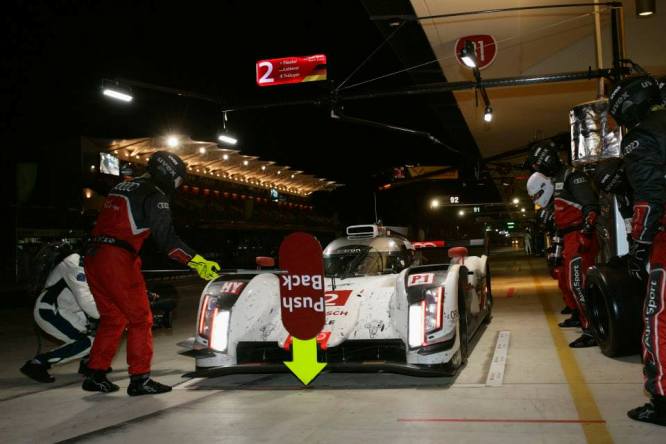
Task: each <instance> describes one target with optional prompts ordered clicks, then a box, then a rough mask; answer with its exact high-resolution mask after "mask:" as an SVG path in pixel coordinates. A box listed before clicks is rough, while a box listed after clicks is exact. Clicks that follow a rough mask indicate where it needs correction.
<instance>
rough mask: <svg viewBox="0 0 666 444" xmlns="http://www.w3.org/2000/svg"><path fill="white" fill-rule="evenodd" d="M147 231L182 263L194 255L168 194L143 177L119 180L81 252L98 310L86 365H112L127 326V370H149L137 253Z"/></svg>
mask: <svg viewBox="0 0 666 444" xmlns="http://www.w3.org/2000/svg"><path fill="white" fill-rule="evenodd" d="M148 236H152V237H153V239H154V240H155V241H156V242H157V245H158V246H159V247H160V248H161V249H163V250H165V251H166V252H167V254H168V255H169V257H170V258H172V259H174V260H176V261H178V262H180V263H182V264H187V263H188V262H189V261H190V259H191V258H192V257H193V256H194V254H195V253H194V251H192V249H191V248H189V247H188V246H187V245H185V243H183V242H182V241H181V240H180V238H179V237H178V236H177V235H176V233H175V231H174V227H173V223H172V219H171V210H170V208H169V196H167V195H166V194H165V193H164V192H162V191H161V190H160V189H159V188H158V187H157V186H155V184H154V183H153V182H151V181H150V180H149V179H147V178H137V179H134V180H131V181H128V182H121V183H119V184H118V185H116V186H115V187H114V188H113V189H112V190H111V192H110V193H109V195H108V197H107V198H106V201H105V202H104V208H103V209H102V211H101V212H100V214H99V216H98V218H97V223H96V225H95V228H94V229H93V231H92V233H91V237H92V239H91V243H92V248H91V249H90V251H89V252H88V254H86V256H85V272H86V276H87V278H88V284H89V285H90V290H91V291H92V294H93V297H94V298H95V302H96V304H97V308H98V310H99V313H100V322H99V326H98V328H97V334H96V336H95V341H94V343H93V347H92V350H91V353H90V362H89V364H88V366H89V367H90V368H91V369H94V370H105V369H107V368H109V367H110V366H111V361H112V360H113V357H114V356H115V354H116V351H117V349H118V345H119V343H120V339H121V336H122V334H123V331H124V330H125V328H127V363H128V364H129V373H130V375H140V374H145V373H149V372H150V362H151V360H152V356H153V339H152V332H151V326H152V322H153V318H152V314H151V311H150V305H149V302H148V298H147V297H146V285H145V282H144V280H143V275H142V274H141V259H140V258H139V255H138V253H139V251H140V250H141V246H142V245H143V242H144V241H145V240H146V239H147V238H148Z"/></svg>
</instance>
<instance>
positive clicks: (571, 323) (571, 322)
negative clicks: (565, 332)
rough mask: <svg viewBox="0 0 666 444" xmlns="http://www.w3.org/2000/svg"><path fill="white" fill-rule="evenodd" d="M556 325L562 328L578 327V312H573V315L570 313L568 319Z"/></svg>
mask: <svg viewBox="0 0 666 444" xmlns="http://www.w3.org/2000/svg"><path fill="white" fill-rule="evenodd" d="M557 325H558V326H560V327H562V328H573V327H580V319H578V311H577V310H575V311H574V312H573V313H571V317H570V318H568V319H565V320H564V321H562V322H560V323H559V324H557Z"/></svg>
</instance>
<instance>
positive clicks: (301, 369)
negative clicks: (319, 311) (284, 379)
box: [284, 338, 326, 385]
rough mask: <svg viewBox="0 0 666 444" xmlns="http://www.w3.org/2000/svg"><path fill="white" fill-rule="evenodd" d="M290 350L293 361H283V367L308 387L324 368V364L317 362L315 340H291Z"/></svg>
mask: <svg viewBox="0 0 666 444" xmlns="http://www.w3.org/2000/svg"><path fill="white" fill-rule="evenodd" d="M291 349H292V350H293V360H292V361H284V365H286V366H287V367H289V370H291V371H292V372H293V373H294V375H296V377H297V378H298V379H300V380H301V382H302V383H303V384H305V385H308V384H309V383H310V382H311V381H312V380H313V379H314V378H315V377H316V376H317V375H318V374H319V372H321V371H322V370H323V369H324V367H326V363H325V362H318V361H317V339H316V338H312V339H306V340H301V339H298V338H292V344H291Z"/></svg>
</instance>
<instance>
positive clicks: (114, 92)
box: [102, 80, 134, 103]
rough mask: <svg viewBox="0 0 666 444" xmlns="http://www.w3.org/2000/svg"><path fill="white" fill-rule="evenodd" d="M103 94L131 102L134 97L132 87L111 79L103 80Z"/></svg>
mask: <svg viewBox="0 0 666 444" xmlns="http://www.w3.org/2000/svg"><path fill="white" fill-rule="evenodd" d="M102 94H104V95H105V96H107V97H110V98H112V99H115V100H120V101H121V102H125V103H129V102H131V101H132V100H133V99H134V97H133V96H132V90H131V89H130V88H126V87H123V86H121V85H120V84H118V82H114V81H111V80H102Z"/></svg>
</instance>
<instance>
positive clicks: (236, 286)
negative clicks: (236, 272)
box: [220, 281, 245, 295]
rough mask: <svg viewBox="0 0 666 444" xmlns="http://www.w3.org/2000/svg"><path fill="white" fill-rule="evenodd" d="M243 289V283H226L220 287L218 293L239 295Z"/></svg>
mask: <svg viewBox="0 0 666 444" xmlns="http://www.w3.org/2000/svg"><path fill="white" fill-rule="evenodd" d="M243 287H245V282H239V281H227V282H224V283H223V284H222V286H221V287H220V293H226V294H233V295H239V294H240V292H241V291H242V290H243Z"/></svg>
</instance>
